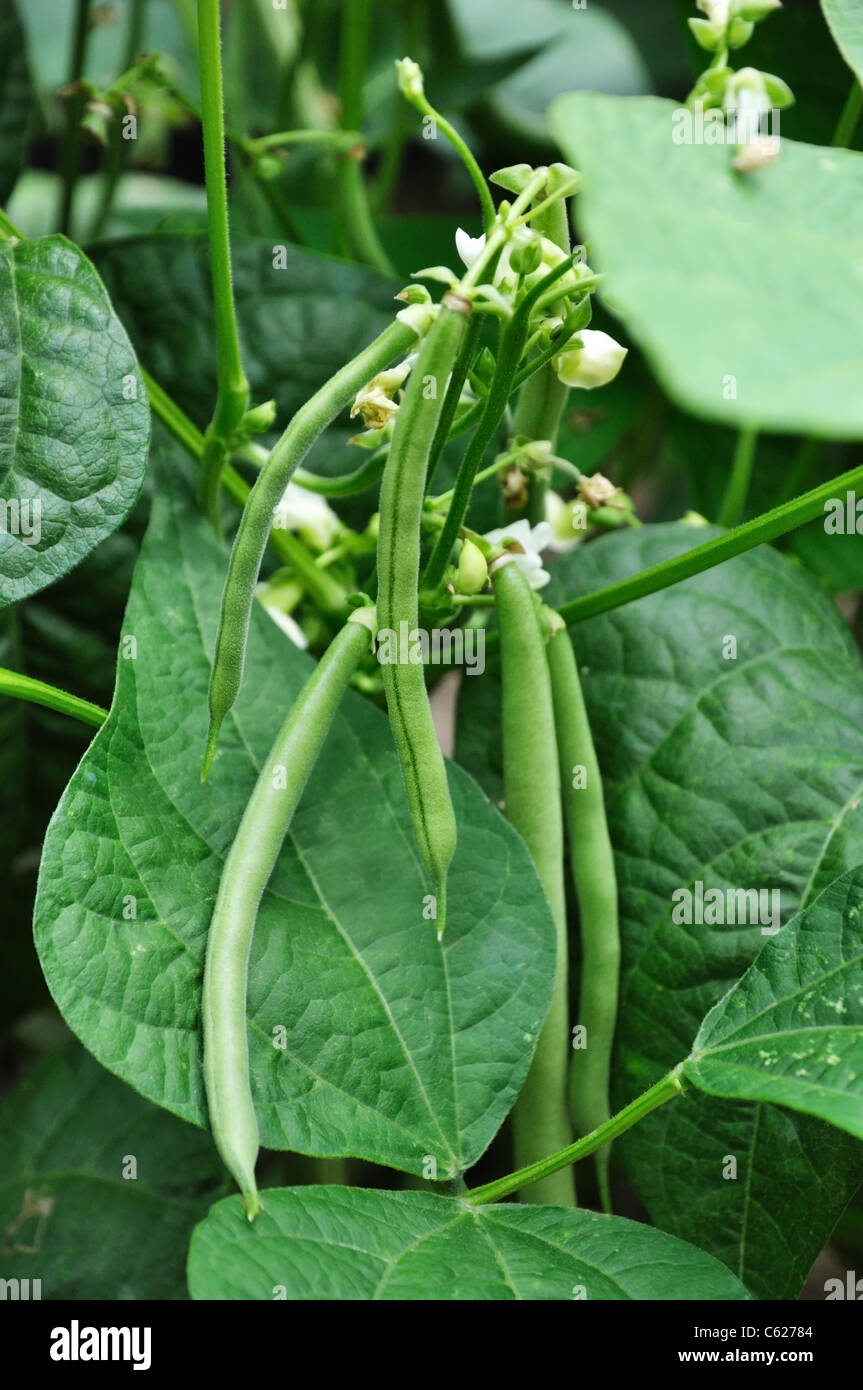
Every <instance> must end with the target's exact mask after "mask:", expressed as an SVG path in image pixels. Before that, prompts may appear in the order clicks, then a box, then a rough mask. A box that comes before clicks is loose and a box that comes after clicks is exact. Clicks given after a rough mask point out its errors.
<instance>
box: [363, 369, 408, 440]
mask: <svg viewBox="0 0 863 1390" xmlns="http://www.w3.org/2000/svg"><path fill="white" fill-rule="evenodd" d="M415 360H416V357H415V355H414V354H411V356H410V357H406V358H405V360H404V362H400V363H399V364H398V366H397V367H389V368H387V370H386V371H383V372H378V374H377V376H375V377H372V379H371V381H370V382H368V383H367V384H366V385H365V386H364V387H363V388H362V390H361V391H358V392H357V395H356V397H355V399H354V403H353V405H352V406H351V419H352V420H353V418H354V416H355V415H362V417H363V425H364V426H365V428H366V429H367V430H382V429H383V428H384V427H385V426H386V425H387V423H388V422H389V420H391V419H392V417H393V416H394V415H397V414H398V409H399V407H398V402H397V401H396V400H394V399H393V397H394V395H395V392H396V391H397V390H398V388H399V387H400V386H401V384H402V382H403V381H404V379H405V377H406V376H407V375H408V373H409V372H410V369H411V367H412V366H413V364H414V362H415Z"/></svg>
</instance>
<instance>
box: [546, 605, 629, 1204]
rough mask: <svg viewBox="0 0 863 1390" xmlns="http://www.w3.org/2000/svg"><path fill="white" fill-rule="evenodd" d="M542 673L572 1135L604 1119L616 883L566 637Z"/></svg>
mask: <svg viewBox="0 0 863 1390" xmlns="http://www.w3.org/2000/svg"><path fill="white" fill-rule="evenodd" d="M547 652H548V669H549V673H550V676H551V693H552V698H553V700H554V722H555V728H556V730H557V748H558V756H559V759H560V781H561V787H562V791H563V808H564V817H565V820H566V827H567V834H568V839H569V856H570V862H571V865H572V877H573V882H574V885H575V893H576V898H577V901H578V919H579V929H580V938H581V981H580V989H579V997H578V1022H579V1024H580V1025H581V1026H582V1027H583V1028H584V1030H585V1035H586V1036H585V1044H586V1045H585V1047H584V1048H583V1049H579V1050H577V1051H575V1052H574V1054H573V1061H572V1068H571V1071H570V1098H571V1101H572V1113H573V1119H574V1120H575V1129H576V1133H577V1134H588V1133H590V1132H591V1131H592V1130H594V1129H597V1128H598V1127H599V1126H600V1125H602V1124H605V1122H606V1120H607V1119H608V1118H609V1114H610V1106H609V1086H610V1080H611V1055H612V1048H613V1045H614V1028H615V1023H616V1020H617V997H618V988H619V976H620V933H619V929H618V920H617V878H616V875H615V870H614V853H613V851H612V848H611V837H610V835H609V833H608V821H607V819H606V814H605V800H604V797H603V793H602V774H601V772H600V770H599V763H598V761H597V757H596V751H595V749H594V746H593V736H592V734H591V730H590V721H589V719H588V717H587V710H586V708H585V704H584V696H583V695H582V692H581V681H580V680H579V677H578V666H577V663H576V660H575V653H574V651H573V649H572V642H571V641H570V637H569V633H568V632H567V631H566V629H565V628H564V629H563V631H561V632H557V633H555V635H554V636H553V637H552V638H551V640H550V642H549V644H548V649H547ZM610 1157H611V1149H610V1147H609V1146H605V1147H603V1148H602V1149H600V1150H599V1151H598V1152H597V1155H596V1169H597V1177H598V1180H599V1191H600V1197H601V1199H602V1206H603V1210H604V1211H606V1212H607V1213H609V1214H610V1213H611V1190H610V1184H609V1160H610Z"/></svg>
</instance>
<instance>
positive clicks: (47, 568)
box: [0, 236, 150, 607]
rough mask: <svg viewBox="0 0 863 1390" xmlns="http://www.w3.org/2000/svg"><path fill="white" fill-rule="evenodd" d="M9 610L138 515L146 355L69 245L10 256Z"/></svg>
mask: <svg viewBox="0 0 863 1390" xmlns="http://www.w3.org/2000/svg"><path fill="white" fill-rule="evenodd" d="M0 400H2V403H3V410H2V421H0V496H2V499H3V502H4V508H3V515H2V517H0V607H4V606H5V605H6V604H9V603H14V602H17V601H18V600H20V599H22V598H26V597H27V595H28V594H32V593H35V592H37V591H38V590H39V589H44V588H45V586H46V585H47V584H51V583H53V582H54V581H55V580H57V579H59V578H60V577H61V576H62V575H64V574H66V573H68V571H69V570H70V569H72V568H73V567H74V566H75V565H77V564H78V563H79V562H80V561H81V560H82V559H83V558H84V556H85V555H87V554H89V553H90V551H91V550H93V549H95V547H96V546H97V545H98V544H99V542H100V541H101V540H104V538H105V537H106V536H108V535H110V534H111V532H112V531H115V530H116V529H117V527H118V526H119V525H120V524H121V522H122V521H123V520H124V519H125V518H126V517H127V516H128V514H129V512H130V511H131V510H132V507H133V505H134V503H135V499H136V498H137V496H138V493H139V492H140V490H141V484H142V482H143V479H144V473H145V471H146V465H147V450H148V445H149V435H150V415H149V407H148V405H147V400H146V393H145V390H144V386H143V383H142V381H141V377H140V373H139V372H138V367H137V363H136V361H135V355H134V353H133V351H132V348H131V345H130V343H129V340H128V338H127V337H126V334H125V333H124V331H123V328H122V326H121V324H120V322H119V320H118V319H117V317H116V315H115V314H114V311H113V309H112V308H111V303H110V300H109V299H108V296H107V294H106V292H105V287H104V286H103V284H102V282H101V281H100V279H99V277H98V275H97V274H96V272H95V270H94V269H93V267H92V265H91V264H90V262H89V261H88V260H87V258H86V257H85V256H84V255H83V254H82V253H81V252H80V251H79V250H78V249H77V247H75V246H73V245H72V244H71V243H70V242H68V241H66V239H65V238H64V237H60V236H52V237H45V238H43V239H41V240H39V241H23V242H20V243H18V244H17V245H15V246H12V245H11V244H7V245H4V246H0Z"/></svg>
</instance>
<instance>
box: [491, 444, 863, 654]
mask: <svg viewBox="0 0 863 1390" xmlns="http://www.w3.org/2000/svg"><path fill="white" fill-rule="evenodd" d="M861 484H863V467H861V468H852V469H851V471H850V472H848V473H842V474H840V476H839V477H838V478H833V479H831V481H830V482H828V483H822V484H821V486H820V487H816V488H813V489H812V491H811V492H804V493H803V495H802V497H795V498H793V499H792V500H791V501H790V502H783V503H782V505H781V506H779V507H774V508H773V509H772V511H769V512H764V513H763V514H762V515H761V516H756V517H753V519H752V520H751V521H747V522H746V523H745V524H744V525H743V526H736V527H735V528H734V529H733V530H732V531H726V533H725V534H724V535H722V536H716V537H714V539H713V540H710V541H705V543H704V545H697V546H695V548H694V549H693V550H687V551H686V552H685V554H683V555H676V556H675V557H674V558H673V559H671V560H664V561H663V562H662V564H659V565H651V567H650V569H646V570H642V571H641V573H640V574H635V575H632V577H631V578H629V579H621V580H618V582H617V583H616V584H609V585H608V587H607V588H605V589H599V590H597V591H596V592H595V593H592V594H585V595H584V597H583V598H576V599H571V600H570V601H569V603H564V604H562V605H561V607H560V609H559V610H558V611H559V612H560V616H561V617H562V618H563V619H564V621H565V622H566V623H567V625H568V626H570V627H571V626H572V624H573V623H582V622H584V621H585V619H587V618H594V617H596V616H597V614H599V613H609V612H610V611H611V610H612V609H613V608H620V607H622V606H623V604H625V603H634V602H635V600H636V599H640V598H645V597H646V596H647V595H648V594H655V593H658V592H659V590H661V589H667V588H669V587H670V586H671V585H672V584H679V583H680V582H681V581H682V580H684V579H691V578H692V577H693V575H696V574H703V572H704V571H705V570H709V569H712V568H713V566H714V565H721V564H723V563H724V561H726V560H731V559H733V558H734V556H735V555H742V554H744V553H745V552H746V551H747V550H752V549H754V547H755V546H756V545H764V544H765V543H766V542H767V541H773V540H776V537H777V536H784V535H785V534H786V533H787V532H788V531H795V530H797V528H798V527H800V526H805V525H806V522H807V521H812V519H813V518H814V517H816V516H819V515H820V514H821V513H822V512H823V510H824V503H825V502H828V501H829V500H830V499H831V498H832V497H835V496H836V495H837V494H838V493H840V492H850V491H852V490H853V489H854V488H856V487H859V486H860V485H861ZM494 635H495V634H493V633H489V645H494V643H493V638H494Z"/></svg>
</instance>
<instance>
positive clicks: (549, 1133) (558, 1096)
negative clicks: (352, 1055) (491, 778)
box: [493, 560, 575, 1207]
mask: <svg viewBox="0 0 863 1390" xmlns="http://www.w3.org/2000/svg"><path fill="white" fill-rule="evenodd" d="M493 584H494V595H495V598H496V600H497V615H498V622H499V625H500V634H501V659H502V668H503V680H502V692H503V712H502V722H503V769H504V798H505V806H506V817H507V820H508V821H509V822H510V824H511V825H513V826H514V827H515V829H516V830H517V831H518V833H519V834H520V835H521V838H522V839H523V840H524V842H525V844H526V845H527V848H528V850H529V852H530V855H531V858H532V859H533V863H534V867H535V868H536V872H537V876H538V878H539V881H540V883H541V884H542V887H543V890H544V892H545V896H546V899H547V901H548V904H549V907H550V908H551V915H552V919H553V921H554V927H555V941H556V950H555V955H556V964H555V976H554V988H553V993H552V1000H551V1007H550V1009H549V1012H548V1015H547V1017H546V1020H545V1023H544V1024H543V1027H542V1031H541V1033H540V1036H539V1041H538V1042H537V1045H536V1051H535V1052H534V1055H533V1061H532V1062H531V1066H530V1071H529V1072H528V1075H527V1080H526V1081H525V1083H524V1086H523V1087H522V1091H521V1094H520V1095H519V1098H518V1100H517V1101H516V1104H515V1108H514V1109H513V1112H512V1132H513V1147H514V1154H515V1160H516V1163H518V1164H519V1166H521V1165H523V1164H525V1163H527V1164H528V1165H532V1164H533V1163H534V1162H535V1161H536V1160H537V1159H539V1158H540V1157H541V1156H542V1155H543V1154H547V1153H548V1152H549V1150H552V1149H557V1148H559V1147H560V1146H562V1145H564V1144H567V1143H568V1141H569V1138H570V1136H571V1133H572V1130H571V1126H570V1121H569V1110H568V1105H567V1070H568V1065H569V1005H568V983H567V940H566V894H565V890H564V882H563V816H562V811H561V802H560V775H559V771H558V761H557V749H556V745H555V732H554V711H553V707H552V697H551V683H550V680H549V674H548V667H547V665H546V659H545V642H544V639H543V634H542V631H541V629H540V622H539V613H538V611H537V603H536V600H535V598H534V595H533V593H532V591H531V589H530V587H529V585H528V582H527V580H526V578H525V577H524V575H523V574H522V572H521V570H520V569H519V568H518V565H517V564H515V562H514V561H512V560H504V561H502V562H499V565H498V568H497V569H496V570H495V572H494V576H493ZM559 1166H560V1168H561V1169H563V1166H564V1165H562V1164H561V1165H559ZM537 1176H538V1177H539V1178H541V1179H542V1180H541V1181H540V1182H537V1183H536V1184H531V1186H530V1187H529V1189H528V1191H527V1192H526V1193H525V1194H524V1196H523V1199H522V1200H524V1201H531V1202H547V1203H554V1204H556V1205H558V1206H569V1207H571V1206H574V1205H575V1188H574V1183H573V1176H572V1173H571V1172H570V1171H569V1170H566V1171H561V1172H557V1173H552V1172H551V1171H549V1173H548V1174H546V1173H541V1174H538V1175H537ZM520 1185H523V1184H520Z"/></svg>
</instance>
